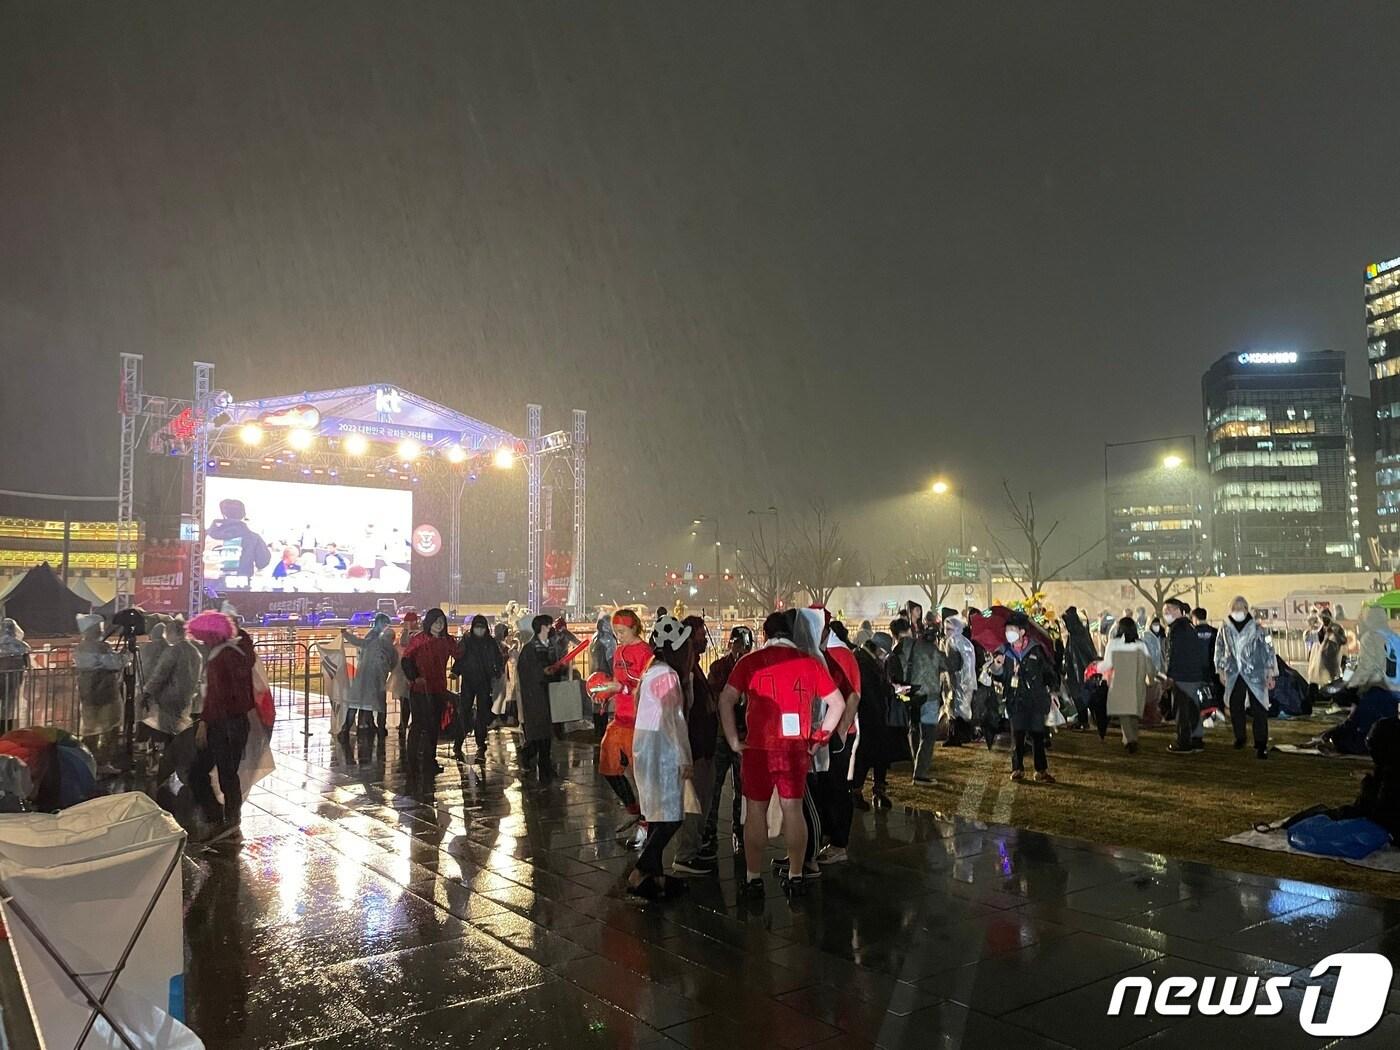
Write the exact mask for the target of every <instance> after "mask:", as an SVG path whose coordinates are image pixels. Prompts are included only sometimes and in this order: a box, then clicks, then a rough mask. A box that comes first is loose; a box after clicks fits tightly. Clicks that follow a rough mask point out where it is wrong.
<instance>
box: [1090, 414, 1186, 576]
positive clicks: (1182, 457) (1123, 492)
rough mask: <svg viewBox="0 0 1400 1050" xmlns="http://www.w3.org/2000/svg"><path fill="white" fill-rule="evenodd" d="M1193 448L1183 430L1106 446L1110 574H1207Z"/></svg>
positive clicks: (1107, 544)
mask: <svg viewBox="0 0 1400 1050" xmlns="http://www.w3.org/2000/svg"><path fill="white" fill-rule="evenodd" d="M1196 452H1197V441H1196V439H1195V438H1194V437H1190V436H1187V435H1182V436H1179V437H1163V438H1154V439H1148V440H1145V441H1133V442H1126V443H1121V444H1109V445H1106V446H1104V506H1105V509H1106V511H1107V521H1106V522H1105V526H1106V530H1107V531H1106V533H1105V535H1106V536H1107V541H1106V548H1105V550H1106V569H1107V575H1108V576H1109V577H1110V578H1114V579H1126V578H1129V577H1136V578H1146V577H1154V578H1161V579H1170V578H1173V577H1177V578H1180V577H1183V576H1192V575H1196V574H1202V575H1205V574H1209V572H1210V568H1211V567H1210V565H1209V564H1208V563H1207V561H1206V549H1207V545H1206V539H1207V537H1206V533H1207V531H1208V530H1206V528H1205V515H1204V514H1203V512H1202V504H1203V502H1204V500H1205V497H1206V493H1207V488H1208V486H1207V485H1206V484H1204V483H1203V481H1202V480H1201V478H1200V476H1199V475H1198V473H1197V470H1196V467H1197V463H1196Z"/></svg>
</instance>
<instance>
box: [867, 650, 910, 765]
mask: <svg viewBox="0 0 1400 1050" xmlns="http://www.w3.org/2000/svg"><path fill="white" fill-rule="evenodd" d="M855 654H856V666H857V667H859V668H860V707H858V708H857V709H856V725H857V726H858V731H857V737H858V738H859V742H858V743H857V745H856V761H857V762H858V763H863V764H866V765H869V766H871V767H872V768H876V767H878V768H884V767H885V766H888V765H892V764H893V763H895V762H907V761H909V734H908V732H906V731H905V730H904V729H903V728H894V727H891V726H890V724H889V720H890V712H891V711H892V710H893V709H894V708H895V707H896V706H897V705H902V704H903V701H902V700H900V699H899V697H897V696H896V695H895V692H894V684H893V683H892V682H891V681H890V676H889V675H888V674H886V673H885V667H884V666H882V665H881V663H880V661H879V660H878V659H877V658H876V657H875V656H874V654H872V653H871V652H870V651H869V650H868V649H867V648H866V647H865V646H863V645H862V646H857V647H856V649H855Z"/></svg>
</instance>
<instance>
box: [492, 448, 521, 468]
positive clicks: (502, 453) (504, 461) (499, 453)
mask: <svg viewBox="0 0 1400 1050" xmlns="http://www.w3.org/2000/svg"><path fill="white" fill-rule="evenodd" d="M491 465H492V466H493V467H495V468H496V469H497V470H509V469H510V468H511V467H513V466H515V453H514V452H512V451H511V450H510V449H508V448H506V447H505V446H502V447H500V448H498V449H496V451H495V453H494V454H493V455H492V456H491Z"/></svg>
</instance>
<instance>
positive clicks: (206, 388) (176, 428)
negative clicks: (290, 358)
mask: <svg viewBox="0 0 1400 1050" xmlns="http://www.w3.org/2000/svg"><path fill="white" fill-rule="evenodd" d="M142 365H143V361H142V355H140V354H122V355H121V374H120V412H119V414H120V422H121V432H120V462H119V465H118V479H117V522H118V526H119V527H118V536H117V548H118V554H119V555H122V554H132V553H135V551H134V544H135V536H136V518H135V505H134V504H135V477H136V459H137V453H138V452H139V451H140V450H141V448H142V445H143V442H144V443H145V444H146V447H147V449H148V451H150V452H152V453H159V454H164V455H179V456H184V457H187V458H188V459H189V464H190V465H189V482H190V484H189V494H190V498H189V501H188V506H187V507H186V508H185V511H186V515H187V516H186V518H185V529H187V530H189V531H190V538H191V539H192V540H193V544H194V549H195V550H196V551H197V550H199V549H200V548H201V546H202V541H203V527H204V493H205V486H206V482H207V478H208V470H209V464H210V462H211V460H212V461H217V460H220V459H226V460H229V461H230V462H238V463H244V464H248V463H252V462H254V461H252V460H250V459H249V449H248V447H247V446H246V445H245V444H244V443H243V442H242V441H240V438H239V431H240V428H241V427H243V426H245V425H247V424H249V423H257V422H258V421H260V420H267V419H269V418H275V417H277V416H278V415H279V413H289V412H290V413H293V414H295V413H296V412H297V411H298V410H299V409H300V408H302V407H304V406H307V405H308V404H311V403H315V402H318V400H319V402H324V403H329V404H332V405H354V404H356V403H357V402H361V401H369V400H372V401H374V403H375V406H376V408H378V407H381V403H382V402H383V401H384V400H385V399H388V398H392V399H393V405H394V408H395V411H399V410H400V409H401V408H402V407H403V406H407V407H408V409H410V410H411V411H413V412H415V413H417V414H418V418H420V419H421V418H431V419H432V422H433V423H434V424H435V425H434V426H432V427H427V426H425V425H422V424H420V425H419V426H418V427H416V428H415V427H414V426H407V427H402V428H394V427H392V424H391V423H388V422H385V423H383V424H382V425H380V426H378V429H382V430H386V431H387V430H389V429H402V430H404V431H406V432H411V433H417V434H422V436H423V437H424V438H425V439H426V440H424V441H422V442H421V445H422V446H423V448H424V449H425V450H426V451H429V452H444V453H446V452H450V453H451V455H452V457H454V458H453V459H451V460H450V461H445V462H446V463H447V465H448V466H449V468H450V472H448V473H447V474H446V479H447V483H448V484H449V485H450V486H452V489H453V491H452V499H451V523H450V529H449V532H450V537H449V540H448V546H449V573H448V595H447V601H448V604H449V605H451V606H454V607H455V606H457V605H458V604H459V603H460V602H461V600H462V594H461V585H462V561H461V548H462V500H463V498H464V495H465V490H466V484H467V481H468V480H469V479H470V478H471V477H472V476H473V474H472V471H473V470H475V469H477V467H476V465H477V464H478V463H479V462H480V461H481V460H482V459H483V458H484V457H493V456H497V455H500V454H502V450H506V451H508V452H509V453H510V454H511V456H512V457H514V456H516V455H517V454H518V455H519V457H520V458H522V459H523V460H524V462H525V469H526V478H527V481H526V484H527V497H526V498H527V512H526V533H527V535H526V557H527V566H526V579H527V587H526V591H527V593H526V606H527V608H529V609H530V610H538V609H539V608H540V604H541V599H542V593H543V579H544V532H543V528H544V515H543V508H542V505H541V501H542V495H543V490H544V482H545V480H546V479H547V478H549V477H550V476H552V475H555V474H557V473H558V472H559V471H561V470H562V471H564V472H566V473H567V474H568V475H569V478H570V481H571V483H572V488H573V497H574V499H573V533H574V535H573V540H574V542H573V552H572V554H573V559H572V566H571V579H570V585H569V601H568V609H567V612H568V615H569V616H571V617H574V618H582V617H584V616H586V615H587V612H588V600H587V589H586V581H587V577H586V558H585V554H586V543H585V538H586V529H585V514H586V509H587V452H588V422H587V419H588V413H587V412H586V411H584V410H583V409H574V410H573V427H572V431H564V430H558V431H554V432H552V433H549V434H542V433H541V418H542V414H543V410H542V408H541V406H539V405H536V404H531V405H528V406H527V407H526V435H527V436H526V437H525V438H524V439H523V440H522V439H520V438H517V437H515V436H514V435H512V434H510V433H509V432H507V431H504V430H501V429H499V428H496V427H492V426H489V425H488V424H485V423H481V422H480V421H478V420H474V419H471V418H470V417H468V416H464V415H461V414H459V413H456V412H453V411H452V410H450V409H446V408H443V407H442V406H440V405H437V404H435V403H434V402H431V401H428V400H427V399H426V398H421V397H418V396H417V395H414V394H410V393H407V392H401V391H399V390H397V389H396V388H394V387H392V386H390V385H389V384H376V385H369V386H362V387H353V388H349V389H345V390H335V391H322V392H320V393H302V394H293V395H288V396H284V397H276V398H265V399H262V400H258V401H247V402H234V401H233V398H232V397H231V396H230V395H229V394H228V393H227V392H225V391H221V390H216V389H215V388H214V366H213V365H212V364H209V363H207V362H195V363H194V383H193V390H192V394H193V396H192V397H190V398H188V399H186V398H172V397H164V396H158V395H150V394H147V393H146V392H145V390H144V387H143V377H142V371H143V369H142ZM386 416H387V412H386ZM341 422H342V425H344V423H345V422H347V421H341ZM348 422H349V423H350V424H351V429H350V430H347V431H346V433H349V432H354V431H353V427H354V426H357V425H358V423H357V421H356V420H349V421H348ZM439 423H445V424H446V428H442V427H438V426H436V424H439ZM365 425H367V426H368V425H371V424H370V423H368V422H367V423H366V424H365ZM267 436H268V437H269V438H270V440H269V441H267V442H266V443H263V444H260V445H259V446H258V453H259V456H258V459H257V460H256V462H258V463H261V462H263V458H264V457H265V456H267V455H270V454H276V453H278V452H280V451H283V450H286V449H289V448H290V444H289V442H290V440H291V436H292V435H291V430H290V429H284V430H277V429H269V430H268V431H267ZM297 461H298V463H301V464H304V465H306V466H308V467H320V468H322V469H327V470H330V471H332V472H334V471H336V470H338V469H341V468H345V469H347V470H348V469H352V468H353V469H356V470H359V469H364V468H366V467H367V466H372V467H378V468H380V469H383V470H384V471H385V472H386V474H387V473H391V472H392V471H393V470H395V469H396V468H395V466H394V464H395V463H396V457H395V456H393V455H384V456H369V457H366V456H358V457H349V456H347V455H346V454H345V453H343V452H341V451H338V448H337V447H332V446H331V445H328V444H327V443H326V442H324V441H322V442H318V443H317V445H316V447H314V448H312V449H305V450H301V451H298V452H297ZM182 531H183V530H182ZM183 538H186V537H185V536H182V539H183ZM124 566H125V562H124V561H123V560H122V558H121V557H119V558H118V568H117V598H116V604H117V608H119V609H121V608H126V607H128V606H130V605H131V604H132V600H133V595H134V592H135V586H134V578H133V576H132V574H131V572H130V570H128V569H126V568H125V567H124ZM203 570H204V565H203V559H202V558H200V557H191V559H190V566H189V598H188V612H189V614H190V615H193V614H194V613H196V612H198V611H199V610H200V609H201V608H203V605H204V571H203Z"/></svg>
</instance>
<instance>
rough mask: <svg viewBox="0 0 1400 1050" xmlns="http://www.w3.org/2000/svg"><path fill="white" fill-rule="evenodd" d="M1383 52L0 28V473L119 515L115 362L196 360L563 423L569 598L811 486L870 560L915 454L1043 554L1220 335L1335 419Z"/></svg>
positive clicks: (887, 547)
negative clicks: (1335, 382) (1294, 364)
mask: <svg viewBox="0 0 1400 1050" xmlns="http://www.w3.org/2000/svg"><path fill="white" fill-rule="evenodd" d="M1397 40H1400V5H1396V4H1394V3H1376V4H1363V3H1331V4H1302V3H1294V4H1287V3H1276V2H1270V3H1258V4H1247V3H1231V4H1218V3H1209V4H1200V5H1183V4H1173V3H1157V4H1151V5H1149V4H1145V3H1127V4H1125V3H1121V2H1114V3H1102V4H1089V3H1075V4H1043V3H1029V2H1024V3H1011V4H986V3H972V4H966V5H957V4H949V3H938V4H914V3H894V4H867V3H851V4H843V5H836V4H820V5H818V4H778V3H763V4H757V5H737V4H735V5H709V4H696V3H693V2H683V3H653V2H648V3H606V4H605V3H596V4H595V3H568V4H566V3H556V4H539V3H518V2H514V0H512V2H510V3H497V4H491V5H486V4H462V3H455V2H454V3H427V2H421V0H419V2H413V3H388V2H384V3H378V4H366V3H348V2H345V0H334V2H325V3H322V2H310V0H297V2H296V3H293V4H286V3H264V4H250V3H243V2H239V3H226V2H220V3H191V2H179V3H175V2H166V3H130V2H125V0H124V2H119V3H99V2H92V3H62V2H55V0H27V2H5V3H0V358H2V359H3V364H4V380H3V389H4V398H3V402H4V410H3V415H0V438H3V447H4V450H5V455H4V458H3V464H4V465H3V467H0V487H15V488H43V489H47V490H53V489H60V490H68V491H75V492H93V493H104V492H110V491H113V490H114V488H115V484H116V482H115V451H114V449H115V443H116V436H117V421H116V411H115V409H116V394H115V387H116V373H117V356H116V355H117V354H118V352H120V351H123V350H131V351H139V352H144V353H145V354H146V355H147V357H146V360H147V366H148V388H149V389H151V390H153V391H156V392H168V393H174V394H178V393H183V392H185V391H186V390H187V389H188V387H189V382H190V380H189V373H190V369H189V362H190V361H191V360H192V359H194V358H196V357H200V358H204V359H207V360H210V361H213V362H215V363H216V365H217V366H218V370H217V379H218V383H217V385H219V386H221V387H225V388H227V389H229V390H230V391H232V392H233V393H234V394H235V396H237V397H240V398H247V397H257V396H267V395H273V394H281V393H289V392H295V391H298V390H302V389H323V388H329V387H336V386H352V385H359V384H362V383H368V382H373V381H377V380H384V381H389V382H393V383H397V384H401V385H402V386H404V387H405V388H407V389H410V390H413V391H416V392H418V393H421V394H424V395H426V396H430V397H435V398H438V399H440V400H443V401H444V402H446V403H448V404H450V405H452V406H454V407H456V408H459V409H460V410H462V411H465V412H467V413H468V414H471V415H475V416H478V417H480V418H482V419H484V420H486V421H488V422H490V423H493V424H497V425H500V426H505V427H508V428H510V429H512V430H515V431H516V432H521V431H523V428H524V418H523V417H524V408H523V406H524V403H525V402H526V401H529V400H537V401H540V402H542V403H543V404H544V405H545V406H546V420H545V421H546V429H550V428H552V427H558V426H565V425H567V422H568V410H569V409H570V408H572V407H582V408H587V409H589V410H590V422H591V426H592V431H593V438H594V444H593V450H592V460H591V471H590V497H591V513H590V537H591V544H590V559H591V566H590V576H591V577H592V579H593V581H594V582H595V584H597V583H601V582H602V580H603V579H604V578H605V577H608V576H612V575H617V574H620V573H621V572H622V571H623V569H624V568H625V566H626V565H627V564H628V563H629V562H631V563H635V562H636V561H637V560H643V561H650V560H666V561H669V562H672V563H675V562H678V561H683V560H684V559H685V558H686V557H687V556H688V554H689V552H692V551H696V550H697V548H696V547H695V546H693V542H694V541H692V540H691V539H690V537H689V531H690V530H689V524H688V523H689V519H690V518H691V517H692V516H693V515H696V514H718V515H719V516H720V518H721V525H722V538H724V539H725V541H726V543H729V542H732V540H733V539H734V538H736V534H743V533H746V532H747V529H748V522H749V521H750V520H752V519H748V518H746V516H745V513H744V512H745V511H746V510H747V509H748V508H750V507H762V506H767V505H768V504H770V503H776V504H777V505H779V506H780V507H782V508H783V509H784V511H785V512H790V513H792V514H793V515H794V516H795V514H796V512H797V511H798V510H799V509H800V508H801V507H802V506H803V505H804V504H805V503H806V502H807V501H809V500H811V499H814V498H824V499H825V500H826V501H827V502H828V503H829V504H830V505H831V506H832V507H833V508H834V509H835V510H836V512H837V513H838V515H839V516H840V517H841V518H842V520H843V522H845V524H846V526H847V529H848V531H850V532H851V533H853V534H857V535H854V536H853V539H854V540H855V543H856V546H857V547H858V548H859V550H860V552H861V555H862V560H863V561H868V562H870V563H874V564H876V566H877V571H878V568H879V566H880V565H882V564H883V563H884V562H886V561H887V560H888V558H889V553H890V552H891V551H892V550H894V549H895V548H896V547H897V546H898V544H899V543H900V542H901V540H900V536H901V533H902V530H904V529H906V528H907V523H908V521H909V520H911V518H912V514H913V512H914V509H915V508H916V506H917V505H918V498H919V497H916V496H915V495H914V493H915V492H916V491H917V490H918V489H920V488H921V487H923V486H925V485H926V483H927V481H928V480H929V479H930V478H932V477H933V476H934V475H935V474H937V473H940V472H941V473H945V474H946V475H948V476H949V477H950V478H952V479H953V480H954V481H955V483H957V484H959V485H960V487H964V488H965V489H966V490H967V493H968V499H969V501H970V503H971V504H972V506H970V507H969V511H968V516H969V519H970V521H976V522H977V523H978V524H977V525H976V528H977V529H980V514H979V513H978V511H977V510H976V509H975V507H976V506H977V505H981V506H987V507H991V508H995V506H996V500H997V496H998V489H999V485H1000V480H1001V478H1002V477H1007V478H1009V479H1010V480H1011V481H1012V483H1013V484H1014V485H1016V486H1017V487H1018V488H1024V487H1026V486H1028V485H1032V484H1033V485H1035V486H1036V488H1037V489H1038V490H1039V491H1040V492H1041V493H1042V495H1043V499H1044V502H1046V503H1047V504H1050V503H1053V504H1055V506H1056V509H1058V510H1059V511H1061V512H1062V513H1064V514H1065V515H1066V516H1067V519H1068V520H1067V521H1066V524H1065V526H1064V527H1063V530H1062V531H1063V534H1064V537H1065V544H1064V547H1065V550H1066V551H1067V550H1068V548H1069V546H1070V545H1071V544H1072V543H1073V542H1074V541H1075V540H1076V538H1078V539H1080V540H1081V541H1084V542H1087V541H1088V540H1089V539H1091V538H1093V537H1095V536H1097V535H1098V532H1099V531H1101V522H1102V504H1101V499H1102V488H1101V486H1102V455H1103V453H1102V447H1103V442H1104V441H1106V440H1110V441H1118V440H1131V439H1136V438H1143V437H1151V436H1154V435H1157V434H1168V433H1176V432H1181V431H1193V430H1195V431H1199V430H1200V419H1199V416H1200V375H1201V372H1202V370H1203V369H1204V368H1205V367H1206V366H1207V365H1208V364H1209V363H1210V362H1211V361H1212V360H1214V359H1215V358H1216V357H1218V356H1219V355H1220V354H1222V353H1225V352H1227V351H1234V350H1239V349H1244V348H1285V349H1286V348H1294V349H1310V348H1335V349H1342V350H1345V351H1347V353H1348V354H1349V355H1350V357H1351V361H1352V371H1351V382H1352V385H1353V388H1355V389H1358V390H1362V391H1363V392H1364V385H1365V369H1364V362H1365V354H1364V345H1365V344H1364V314H1363V305H1362V281H1361V278H1362V268H1363V267H1364V265H1365V264H1366V263H1367V262H1368V261H1370V260H1372V259H1385V258H1389V257H1391V256H1394V255H1400V208H1397V206H1396V201H1395V194H1394V184H1395V173H1396V172H1397V171H1400V133H1397V131H1396V125H1395V121H1394V119H1393V112H1394V102H1393V100H1392V98H1391V97H1390V96H1391V95H1392V93H1393V92H1392V87H1393V85H1392V78H1391V77H1390V76H1389V75H1388V73H1387V71H1388V70H1391V69H1392V68H1393V66H1394V49H1395V42H1396V41H1397ZM522 493H523V488H522ZM1056 494H1058V495H1056ZM1052 496H1054V497H1055V498H1054V499H1053V500H1052ZM520 498H521V499H522V500H523V494H522V496H521V497H520ZM924 506H926V507H927V506H928V505H927V504H924ZM484 513H485V511H484V510H483V514H484ZM989 516H991V517H992V518H993V519H995V517H996V515H995V514H994V513H993V514H991V515H989ZM704 556H705V557H709V555H704ZM696 558H697V561H698V560H699V558H700V555H697V556H696ZM591 589H594V588H591Z"/></svg>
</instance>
